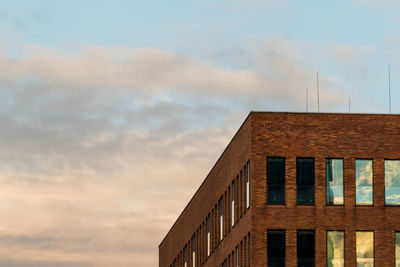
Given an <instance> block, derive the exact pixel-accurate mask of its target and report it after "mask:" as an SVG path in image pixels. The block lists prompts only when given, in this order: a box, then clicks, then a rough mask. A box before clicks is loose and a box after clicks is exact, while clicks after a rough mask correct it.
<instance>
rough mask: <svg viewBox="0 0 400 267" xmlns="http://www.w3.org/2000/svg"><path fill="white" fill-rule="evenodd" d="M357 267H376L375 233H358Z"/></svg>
mask: <svg viewBox="0 0 400 267" xmlns="http://www.w3.org/2000/svg"><path fill="white" fill-rule="evenodd" d="M356 250H357V267H373V266H374V232H357V233H356Z"/></svg>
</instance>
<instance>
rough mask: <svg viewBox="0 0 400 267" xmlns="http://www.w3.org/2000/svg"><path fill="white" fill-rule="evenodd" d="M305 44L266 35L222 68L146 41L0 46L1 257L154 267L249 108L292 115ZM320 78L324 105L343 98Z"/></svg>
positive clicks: (305, 70) (307, 79)
mask: <svg viewBox="0 0 400 267" xmlns="http://www.w3.org/2000/svg"><path fill="white" fill-rule="evenodd" d="M309 52H310V51H308V50H307V49H306V48H299V46H297V44H296V43H295V42H290V41H287V40H285V39H283V38H280V37H271V38H267V39H266V40H264V41H262V42H260V43H257V44H254V45H253V46H251V47H249V48H247V49H243V50H242V51H241V53H231V54H230V56H229V58H230V59H231V60H232V62H241V63H240V64H234V65H233V67H224V66H223V64H220V63H221V62H220V61H219V59H215V61H213V60H204V59H199V58H195V57H192V56H187V55H183V54H179V53H175V52H170V51H163V50H157V49H151V48H146V49H136V50H135V49H128V48H124V47H113V48H105V47H68V48H65V49H59V50H53V49H47V48H44V47H40V46H37V45H32V44H30V45H24V46H23V47H22V55H21V56H20V57H11V56H9V55H7V54H6V53H5V52H4V51H0V69H1V70H2V71H1V72H0V127H1V129H2V130H1V131H0V140H2V142H0V186H1V188H2V190H1V193H0V214H1V221H2V223H1V224H0V259H2V261H0V263H1V262H3V263H4V265H7V266H71V265H73V266H100V267H101V266H110V265H115V266H121V267H123V266H154V265H156V262H157V245H158V244H159V242H160V240H161V239H162V237H163V235H164V234H165V233H166V231H167V229H168V228H169V227H170V226H171V224H172V223H173V221H174V220H175V219H176V217H177V215H178V213H179V212H180V211H181V210H182V209H183V207H184V205H185V203H186V202H187V201H188V199H189V198H190V196H191V195H192V194H193V193H194V191H195V189H196V188H197V186H198V185H199V184H200V183H201V181H202V180H203V179H204V177H205V175H206V173H207V172H208V170H209V169H210V167H211V166H212V164H213V163H214V162H215V160H216V159H217V157H218V155H219V154H220V153H221V152H222V150H223V149H224V147H225V146H226V144H227V143H228V141H229V139H230V138H231V136H232V135H233V133H234V131H235V130H236V129H237V127H238V126H239V125H240V124H241V122H242V121H243V119H244V118H245V116H246V114H247V113H248V111H249V110H250V109H261V108H262V109H268V107H271V108H275V109H276V108H278V107H282V106H283V107H291V108H292V110H293V109H294V110H296V109H297V110H299V109H303V93H304V90H303V89H304V85H307V84H311V83H313V79H314V73H315V67H314V65H313V63H312V62H311V63H310V62H309V60H308V59H307V57H308V55H307V53H309ZM245 59H246V60H245ZM242 60H243V61H242ZM321 78H322V80H323V81H324V83H325V85H326V87H325V94H326V97H327V98H328V97H329V99H330V100H331V101H333V102H334V101H335V99H340V98H342V97H343V96H345V95H346V93H345V92H344V90H342V89H341V83H340V81H339V80H338V79H337V78H336V77H334V76H331V75H322V77H321ZM332 106H333V104H332V102H329V103H328V102H326V104H325V107H326V108H330V107H332Z"/></svg>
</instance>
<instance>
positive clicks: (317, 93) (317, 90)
mask: <svg viewBox="0 0 400 267" xmlns="http://www.w3.org/2000/svg"><path fill="white" fill-rule="evenodd" d="M317 98H318V112H319V78H318V72H317Z"/></svg>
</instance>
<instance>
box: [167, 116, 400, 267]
mask: <svg viewBox="0 0 400 267" xmlns="http://www.w3.org/2000/svg"><path fill="white" fill-rule="evenodd" d="M398 205H400V116H399V115H385V114H331V113H275V112H251V113H250V114H249V115H248V117H247V118H246V120H245V121H244V123H243V124H242V126H241V127H240V129H239V130H238V132H237V133H236V135H235V136H234V137H233V139H232V141H231V142H230V143H229V145H228V146H227V148H226V149H225V151H224V152H223V153H222V155H221V156H220V158H219V159H218V161H217V163H216V164H215V165H214V167H213V168H212V169H211V171H210V173H209V174H208V175H207V177H206V179H205V180H204V182H203V183H202V184H201V186H200V188H199V189H198V190H197V192H196V193H195V195H194V196H193V198H192V199H191V200H190V202H189V204H188V205H187V206H186V208H185V209H184V210H183V212H182V214H181V215H180V216H179V218H178V219H177V221H176V222H175V224H174V225H173V226H172V228H171V229H170V231H169V232H168V234H167V235H166V237H165V238H164V240H163V241H162V242H161V244H160V245H159V266H160V267H175V266H179V267H198V266H207V267H208V266H223V267H232V266H235V267H236V266H240V267H249V266H252V267H266V266H268V267H272V266H274V267H275V266H279V267H280V266H287V267H294V266H302V267H308V266H346V267H352V266H361V267H371V266H377V267H387V266H396V267H399V266H400V206H398ZM398 231H399V232H398Z"/></svg>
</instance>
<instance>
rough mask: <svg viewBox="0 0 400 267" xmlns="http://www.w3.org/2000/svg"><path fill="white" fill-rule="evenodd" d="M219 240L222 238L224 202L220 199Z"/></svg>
mask: <svg viewBox="0 0 400 267" xmlns="http://www.w3.org/2000/svg"><path fill="white" fill-rule="evenodd" d="M219 237H220V238H219V239H220V240H222V239H223V238H224V201H223V199H222V198H221V199H220V200H219Z"/></svg>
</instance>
